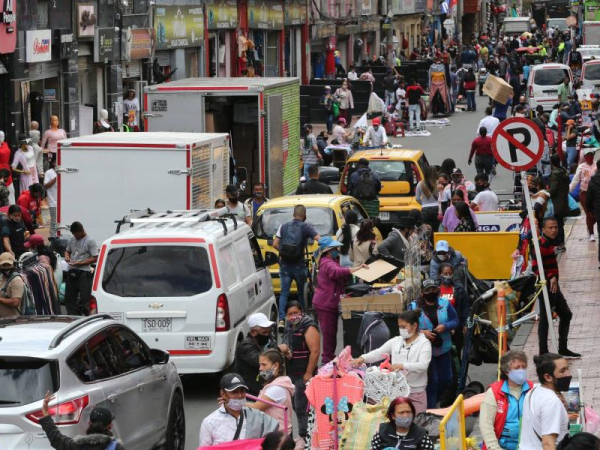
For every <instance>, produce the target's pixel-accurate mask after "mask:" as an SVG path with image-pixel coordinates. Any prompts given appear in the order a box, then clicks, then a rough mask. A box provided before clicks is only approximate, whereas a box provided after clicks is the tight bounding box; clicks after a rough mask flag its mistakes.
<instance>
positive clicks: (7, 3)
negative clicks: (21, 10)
mask: <svg viewBox="0 0 600 450" xmlns="http://www.w3.org/2000/svg"><path fill="white" fill-rule="evenodd" d="M16 45H17V0H0V53H12V52H14V51H15V47H16Z"/></svg>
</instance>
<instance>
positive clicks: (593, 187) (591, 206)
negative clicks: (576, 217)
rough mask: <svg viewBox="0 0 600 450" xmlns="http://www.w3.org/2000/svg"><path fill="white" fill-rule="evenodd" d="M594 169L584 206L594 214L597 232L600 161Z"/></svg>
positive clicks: (599, 216)
mask: <svg viewBox="0 0 600 450" xmlns="http://www.w3.org/2000/svg"><path fill="white" fill-rule="evenodd" d="M596 169H597V170H596V173H595V174H594V175H592V178H590V182H589V184H588V189H587V193H586V196H585V206H586V210H587V211H591V212H592V213H593V214H594V218H595V219H596V223H597V224H598V230H600V161H596ZM592 231H593V228H592ZM598 233H600V231H598ZM592 236H593V235H592ZM598 270H600V236H599V239H598Z"/></svg>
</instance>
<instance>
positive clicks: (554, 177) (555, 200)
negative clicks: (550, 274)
mask: <svg viewBox="0 0 600 450" xmlns="http://www.w3.org/2000/svg"><path fill="white" fill-rule="evenodd" d="M550 164H551V166H552V173H551V174H550V182H549V184H550V189H549V190H548V192H549V193H550V199H551V200H552V207H553V208H554V218H555V219H556V221H557V222H558V236H557V241H556V245H557V247H556V250H557V251H558V252H564V251H565V217H567V216H568V215H569V173H568V172H567V170H566V169H564V168H563V167H562V165H561V161H560V156H558V154H557V153H555V154H554V155H552V156H551V157H550Z"/></svg>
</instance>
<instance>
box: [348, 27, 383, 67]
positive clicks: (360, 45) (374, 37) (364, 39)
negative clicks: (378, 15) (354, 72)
mask: <svg viewBox="0 0 600 450" xmlns="http://www.w3.org/2000/svg"><path fill="white" fill-rule="evenodd" d="M380 26H381V23H380V21H379V19H363V20H361V21H360V24H359V28H360V38H359V39H357V40H356V41H355V42H354V60H355V62H356V63H357V64H360V65H363V62H366V63H367V64H368V62H369V61H370V60H371V58H372V57H373V55H376V54H377V53H378V52H379V42H380V31H379V28H380Z"/></svg>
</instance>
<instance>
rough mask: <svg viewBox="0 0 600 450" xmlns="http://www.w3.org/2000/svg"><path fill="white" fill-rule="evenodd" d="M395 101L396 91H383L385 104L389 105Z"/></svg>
mask: <svg viewBox="0 0 600 450" xmlns="http://www.w3.org/2000/svg"><path fill="white" fill-rule="evenodd" d="M395 103H396V93H395V92H394V91H391V92H390V91H388V90H386V91H385V106H391V105H393V104H395Z"/></svg>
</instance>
